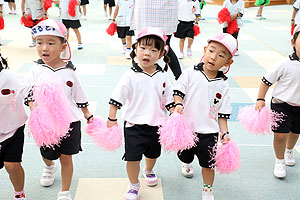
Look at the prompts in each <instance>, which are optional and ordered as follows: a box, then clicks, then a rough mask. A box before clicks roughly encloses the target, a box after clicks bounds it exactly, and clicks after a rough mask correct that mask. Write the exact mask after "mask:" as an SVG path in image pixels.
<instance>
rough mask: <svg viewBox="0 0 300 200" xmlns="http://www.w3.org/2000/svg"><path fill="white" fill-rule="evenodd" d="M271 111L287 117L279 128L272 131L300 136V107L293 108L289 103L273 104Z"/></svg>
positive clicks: (273, 128)
mask: <svg viewBox="0 0 300 200" xmlns="http://www.w3.org/2000/svg"><path fill="white" fill-rule="evenodd" d="M271 109H272V110H273V111H276V112H278V113H281V112H282V113H283V114H284V115H285V116H284V117H283V120H284V121H282V122H281V123H280V122H278V123H277V124H278V127H272V131H273V132H276V133H289V132H293V133H297V134H300V107H298V106H291V105H289V104H287V103H271Z"/></svg>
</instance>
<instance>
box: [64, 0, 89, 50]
mask: <svg viewBox="0 0 300 200" xmlns="http://www.w3.org/2000/svg"><path fill="white" fill-rule="evenodd" d="M69 3H70V0H60V3H59V6H60V9H61V18H62V23H63V24H64V25H65V26H66V28H67V31H68V39H69V33H70V32H69V29H70V28H72V29H73V31H74V32H75V35H76V38H77V42H78V46H77V49H78V50H82V49H83V45H82V42H81V34H80V32H79V28H80V27H81V24H80V20H79V5H80V0H77V5H76V7H75V13H76V14H75V17H72V16H71V15H70V14H69V12H68V10H69Z"/></svg>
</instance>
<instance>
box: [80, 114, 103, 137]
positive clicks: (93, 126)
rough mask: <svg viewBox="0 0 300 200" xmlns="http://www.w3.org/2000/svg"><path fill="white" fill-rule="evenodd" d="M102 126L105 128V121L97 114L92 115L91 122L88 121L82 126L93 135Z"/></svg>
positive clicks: (101, 128)
mask: <svg viewBox="0 0 300 200" xmlns="http://www.w3.org/2000/svg"><path fill="white" fill-rule="evenodd" d="M103 128H106V121H105V120H104V119H103V118H102V117H98V116H97V117H94V120H93V122H92V123H89V124H87V125H86V126H85V127H84V130H85V132H86V133H87V134H88V135H89V136H93V135H94V134H96V133H99V131H101V130H103Z"/></svg>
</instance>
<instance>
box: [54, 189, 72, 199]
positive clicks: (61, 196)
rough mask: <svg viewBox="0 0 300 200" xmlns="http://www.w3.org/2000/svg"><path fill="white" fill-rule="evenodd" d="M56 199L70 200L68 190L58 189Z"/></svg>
mask: <svg viewBox="0 0 300 200" xmlns="http://www.w3.org/2000/svg"><path fill="white" fill-rule="evenodd" d="M57 200H72V196H71V193H70V191H59V193H58V195H57Z"/></svg>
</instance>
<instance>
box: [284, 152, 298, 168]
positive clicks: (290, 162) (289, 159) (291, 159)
mask: <svg viewBox="0 0 300 200" xmlns="http://www.w3.org/2000/svg"><path fill="white" fill-rule="evenodd" d="M284 159H285V164H286V165H287V166H294V165H295V164H296V159H295V156H294V152H293V149H291V150H290V149H286V150H285V153H284Z"/></svg>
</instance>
